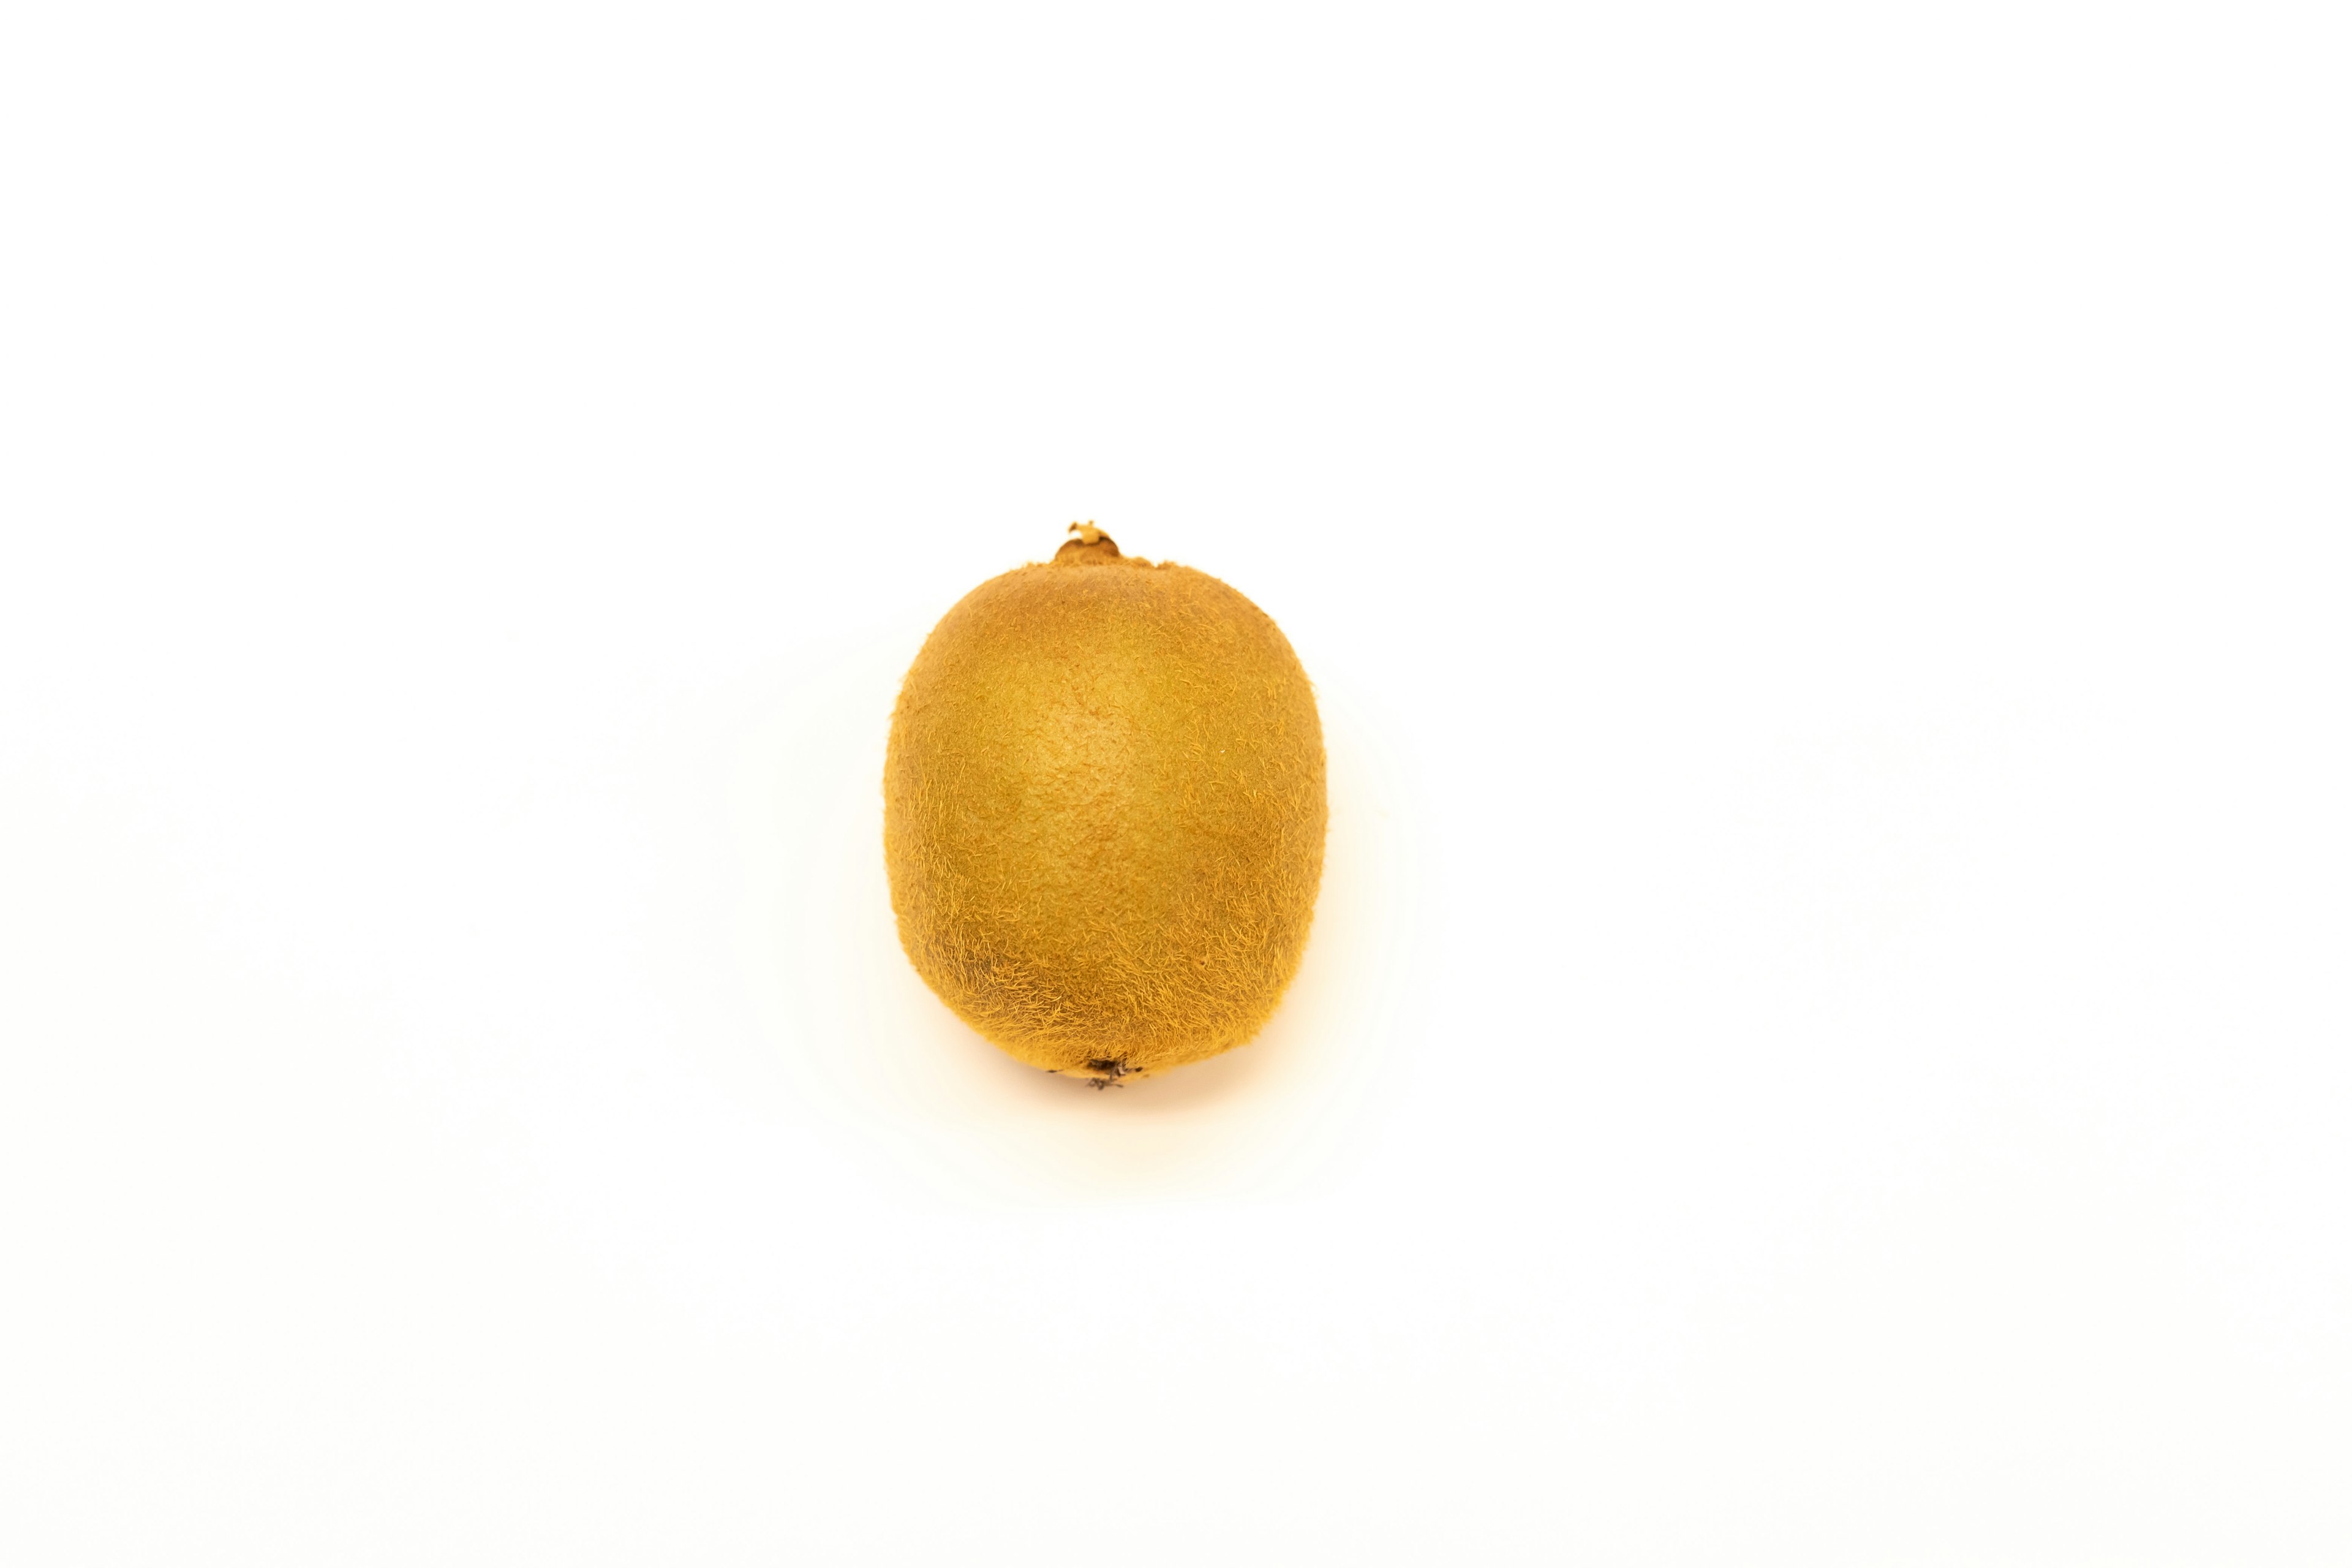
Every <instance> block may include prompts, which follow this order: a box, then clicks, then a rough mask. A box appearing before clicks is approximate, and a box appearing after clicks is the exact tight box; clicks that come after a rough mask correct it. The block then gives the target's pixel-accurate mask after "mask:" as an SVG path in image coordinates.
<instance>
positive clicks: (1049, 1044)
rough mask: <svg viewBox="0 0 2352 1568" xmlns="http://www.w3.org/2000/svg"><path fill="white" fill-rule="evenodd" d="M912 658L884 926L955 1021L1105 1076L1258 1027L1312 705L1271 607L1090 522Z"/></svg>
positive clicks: (1310, 796)
mask: <svg viewBox="0 0 2352 1568" xmlns="http://www.w3.org/2000/svg"><path fill="white" fill-rule="evenodd" d="M1072 531H1073V532H1075V533H1076V534H1077V535H1078V537H1077V538H1076V539H1074V540H1072V541H1070V542H1068V543H1066V544H1065V545H1063V546H1062V548H1061V550H1060V552H1058V553H1057V554H1055V557H1054V559H1053V561H1052V562H1051V563H1047V564H1045V565H1032V566H1024V567H1022V568H1021V569H1020V570H1018V571H1016V572H1008V573H1006V574H1004V575H1003V576H1001V577H995V578H992V579H990V580H989V581H988V582H986V583H983V584H981V585H980V586H979V587H977V588H975V589H973V590H972V591H971V593H970V594H968V595H965V596H964V598H963V600H962V601H961V603H959V604H958V605H956V606H955V608H953V609H951V610H950V611H949V612H948V613H947V616H945V618H943V619H942V620H941V621H940V624H939V625H938V626H936V627H935V628H933V630H932V632H931V635H930V637H929V639H928V640H927V641H926V642H925V643H924V644H923V649H922V652H921V653H920V654H919V655H917V656H916V658H915V663H914V668H911V669H909V670H908V672H907V679H906V684H905V685H904V686H903V687H902V688H901V689H900V690H899V693H898V709H897V711H896V712H895V713H894V714H893V715H892V716H891V721H890V751H889V758H888V761H887V763H885V765H884V769H883V784H882V788H883V801H884V816H883V821H884V827H883V840H884V849H885V853H886V855H887V858H888V861H889V868H890V902H891V907H892V908H893V909H894V910H897V912H898V940H899V941H900V942H902V943H903V944H905V947H906V949H907V956H908V958H910V959H912V960H913V961H914V964H915V968H916V970H917V971H918V972H919V973H920V974H921V975H922V977H923V979H924V980H925V981H926V982H927V983H928V984H929V985H930V987H931V989H932V990H933V991H935V992H937V993H938V994H939V995H940V999H941V1000H942V1001H944V1002H946V1003H947V1005H949V1006H950V1007H951V1008H953V1009H954V1010H955V1012H956V1014H957V1015H958V1016H960V1017H961V1018H962V1019H963V1020H964V1022H966V1023H968V1024H970V1025H971V1026H972V1027H973V1028H975V1029H977V1030H979V1031H980V1033H981V1034H982V1035H984V1036H985V1037H988V1038H989V1039H990V1040H992V1041H993V1042H994V1043H995V1044H996V1045H997V1046H999V1047H1002V1048H1003V1050H1005V1051H1007V1052H1009V1053H1011V1054H1012V1055H1013V1056H1015V1057H1018V1058H1020V1059H1021V1060H1023V1061H1024V1062H1028V1063H1030V1064H1031V1065H1032V1066H1034V1067H1041V1068H1046V1069H1047V1070H1048V1071H1052V1072H1064V1073H1071V1074H1076V1075H1078V1076H1081V1077H1086V1078H1091V1079H1094V1080H1095V1081H1096V1083H1097V1086H1100V1085H1103V1084H1108V1083H1111V1082H1115V1081H1117V1080H1118V1079H1121V1078H1126V1077H1129V1076H1131V1075H1138V1074H1145V1073H1153V1072H1158V1071H1160V1070H1161V1069H1163V1068H1171V1067H1175V1066H1178V1065H1180V1064H1181V1063H1184V1062H1192V1061H1198V1060H1200V1059H1202V1058H1204V1057H1213V1056H1215V1055H1216V1054H1217V1053H1219V1052H1220V1051H1224V1050H1230V1049H1231V1048H1232V1047H1235V1046H1238V1045H1242V1044H1244V1042H1246V1041H1247V1040H1248V1039H1249V1038H1250V1037H1252V1036H1254V1035H1255V1034H1256V1033H1257V1031H1258V1029H1259V1027H1260V1026H1263V1025H1264V1024H1265V1020H1266V1018H1267V1016H1269V1015H1271V1014H1272V1013H1273V1011H1274V1008H1275V1005H1276V1003H1277V1002H1278V1001H1280V1000H1281V998H1282V992H1283V988H1284V987H1285V986H1286V985H1288V984H1290V978H1291V976H1292V975H1293V974H1294V973H1297V968H1298V959H1299V954H1300V953H1301V952H1303V951H1304V949H1305V948H1306V945H1307V925H1308V923H1309V921H1311V920H1312V919H1313V918H1314V913H1315V890H1316V887H1317V885H1318V883H1319V882H1320V880H1321V879H1322V874H1323V829H1324V821H1325V813H1326V808H1325V802H1324V787H1323V729H1322V725H1321V723H1320V722H1319V721H1318V719H1317V717H1316V712H1315V694H1314V691H1313V690H1312V689H1311V688H1309V686H1308V685H1307V672H1306V671H1305V670H1303V669H1301V668H1299V665H1298V658H1297V655H1296V654H1294V653H1292V652H1291V649H1290V644H1289V642H1288V640H1287V639H1286V638H1285V637H1283V635H1282V631H1281V629H1280V628H1279V627H1277V626H1276V625H1275V624H1274V622H1273V620H1272V619H1271V618H1270V617H1268V616H1266V614H1265V612H1264V611H1263V610H1260V609H1259V608H1258V607H1257V606H1256V605H1253V604H1251V603H1250V602H1249V601H1248V600H1247V599H1245V598H1244V597H1242V595H1239V594H1237V593H1235V592H1234V590H1233V589H1231V588H1228V587H1227V586H1225V584H1223V583H1220V582H1218V581H1217V580H1216V579H1215V578H1214V577H1211V576H1209V575H1207V574H1204V573H1201V572H1195V571H1192V569H1191V568H1189V567H1184V566H1176V565H1171V564H1168V563H1161V564H1160V565H1157V566H1154V565H1153V564H1151V563H1150V562H1148V561H1139V560H1137V559H1135V558H1134V557H1131V556H1126V555H1121V554H1120V553H1119V552H1118V545H1117V544H1115V543H1113V542H1111V540H1110V539H1109V538H1108V536H1107V535H1105V534H1103V533H1102V532H1101V531H1099V530H1097V529H1096V528H1094V527H1092V526H1091V525H1085V526H1081V525H1078V524H1073V525H1072Z"/></svg>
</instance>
